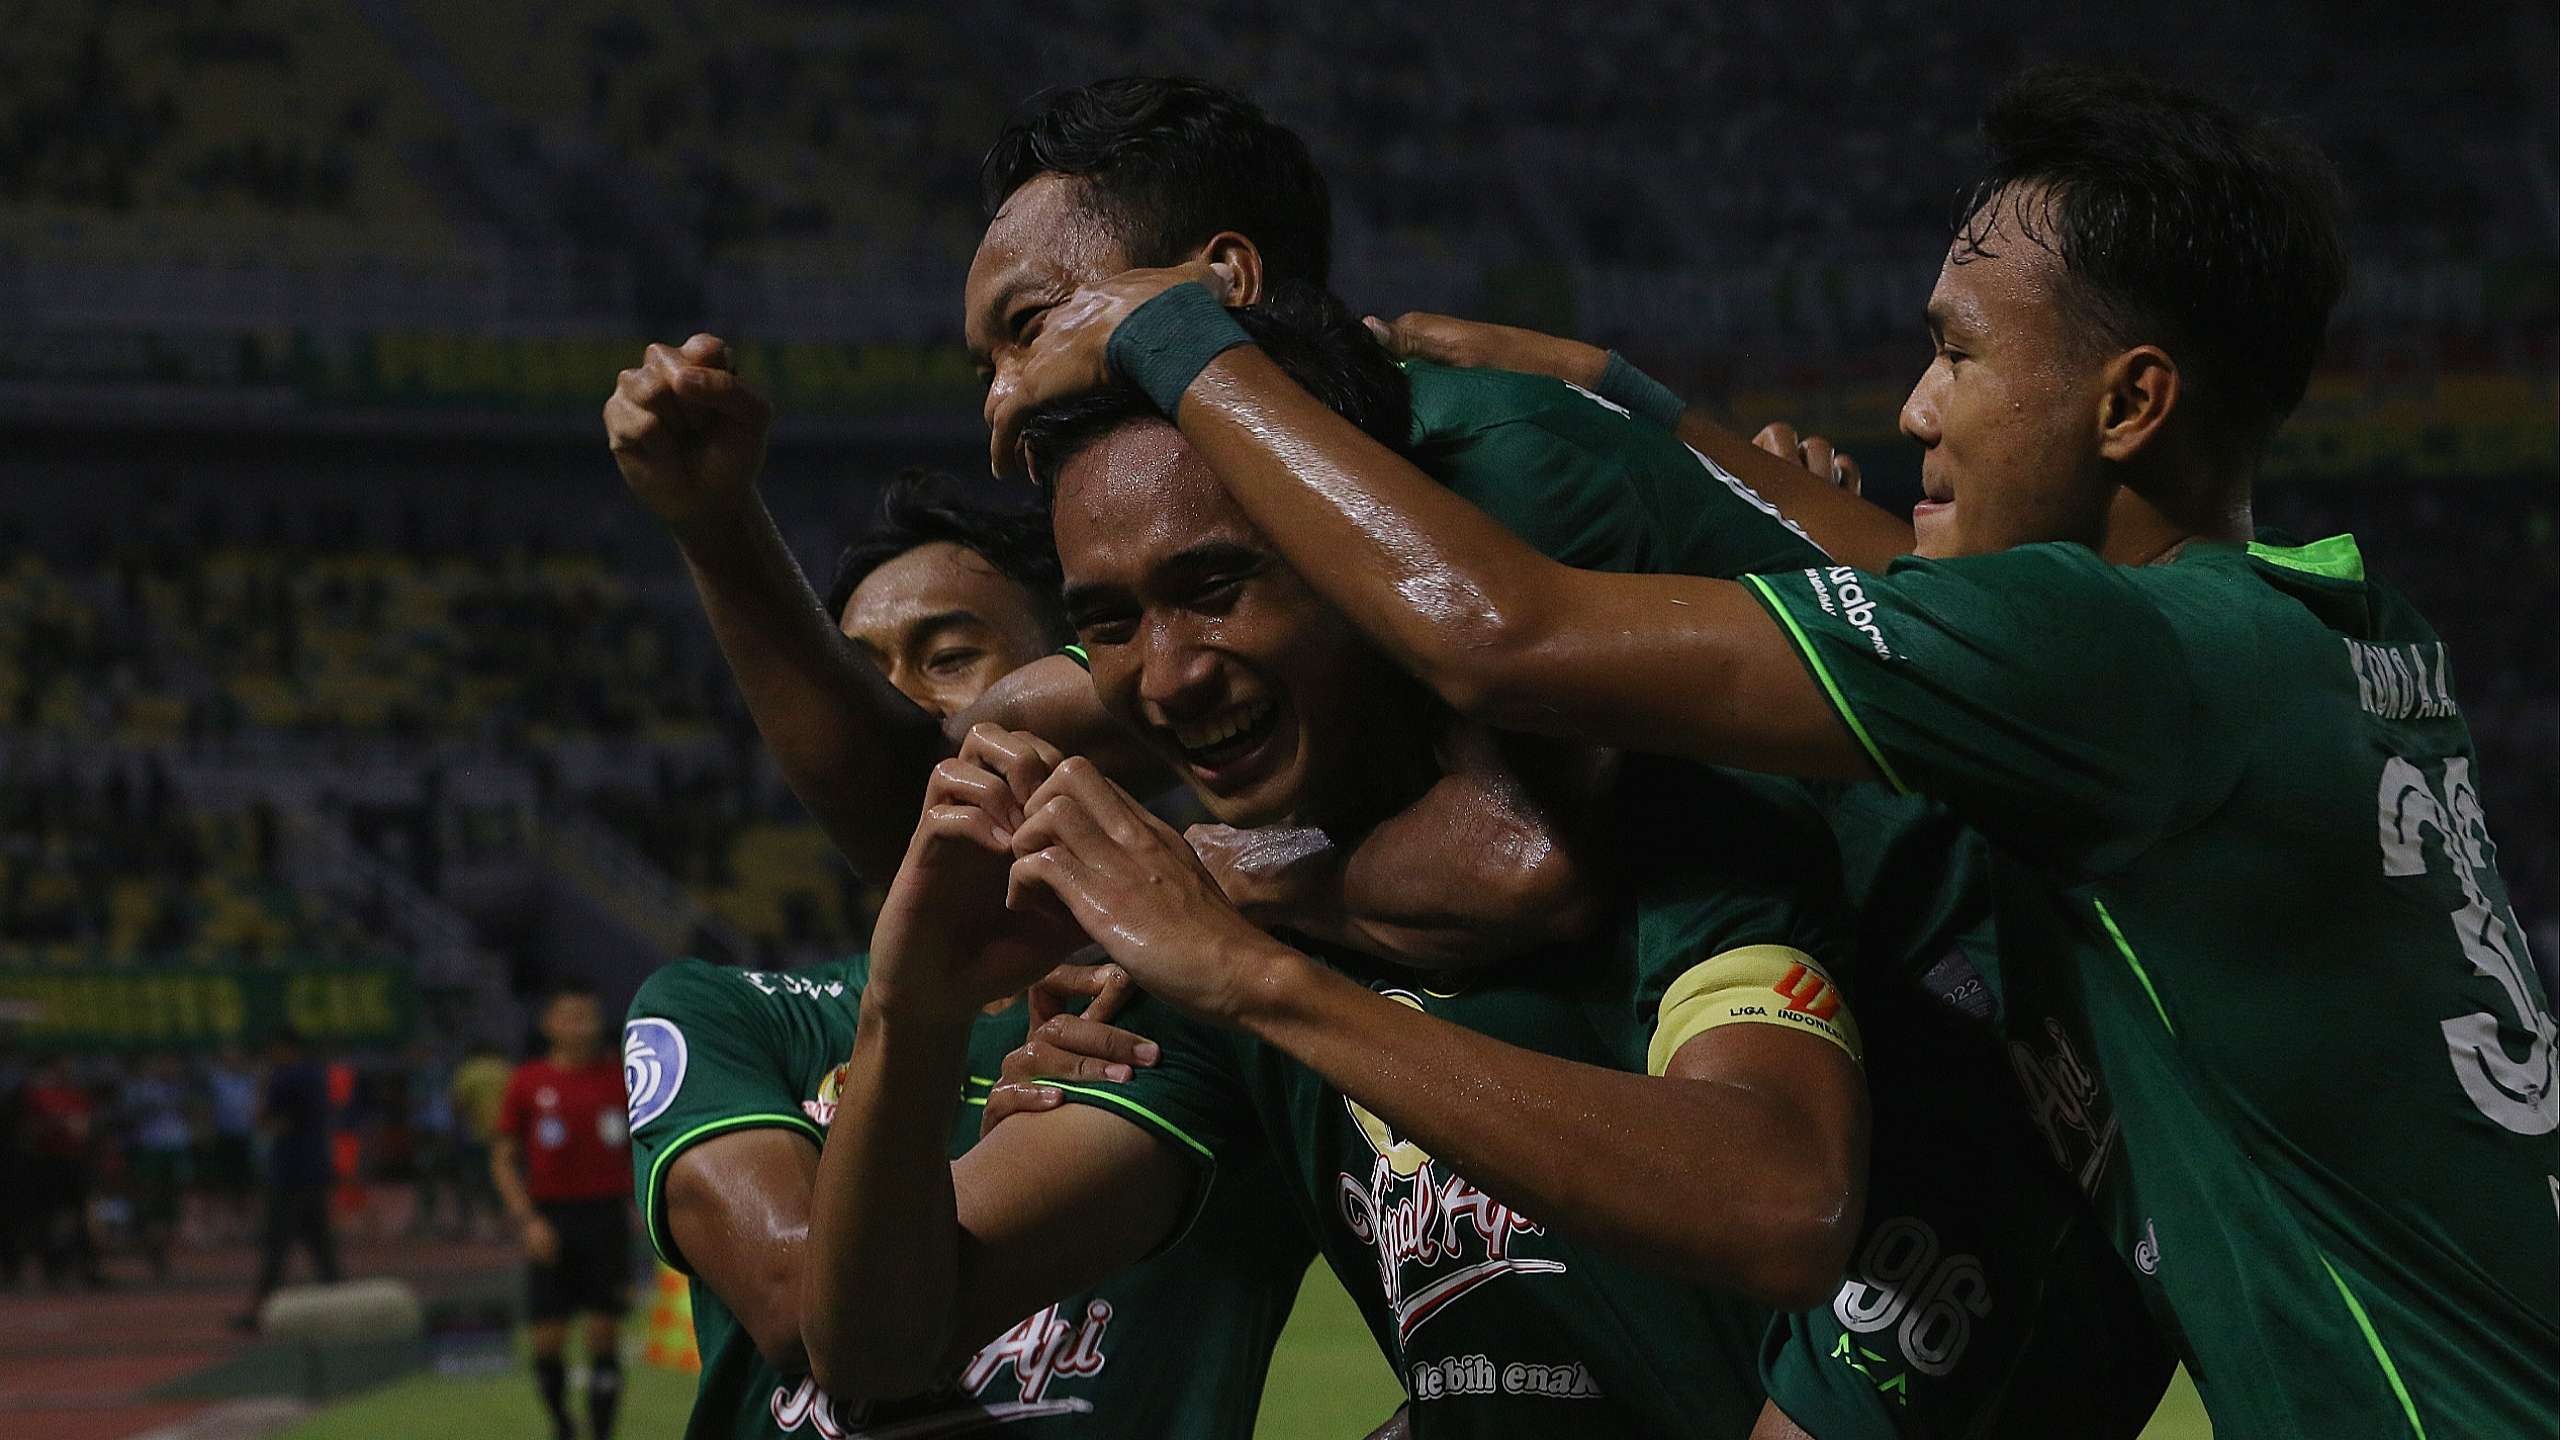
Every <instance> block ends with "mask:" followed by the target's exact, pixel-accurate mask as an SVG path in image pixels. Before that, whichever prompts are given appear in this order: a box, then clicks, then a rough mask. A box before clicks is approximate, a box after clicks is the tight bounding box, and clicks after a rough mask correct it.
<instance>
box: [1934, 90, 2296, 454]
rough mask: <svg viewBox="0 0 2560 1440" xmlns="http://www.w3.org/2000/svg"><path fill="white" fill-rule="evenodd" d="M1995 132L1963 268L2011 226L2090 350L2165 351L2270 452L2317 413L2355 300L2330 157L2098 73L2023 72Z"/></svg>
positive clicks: (1964, 216)
mask: <svg viewBox="0 0 2560 1440" xmlns="http://www.w3.org/2000/svg"><path fill="white" fill-rule="evenodd" d="M1982 135H1983V139H1984V141H1985V142H1986V144H1987V145H1988V147H1989V149H1990V157H1989V158H1990V163H1989V165H1988V167H1987V168H1986V169H1985V170H1984V172H1983V175H1982V177H1981V179H1979V180H1978V181H1976V182H1975V184H1974V185H1973V187H1972V188H1971V189H1970V190H1969V191H1967V192H1966V193H1965V195H1964V197H1963V198H1962V200H1961V201H1960V202H1959V204H1958V206H1957V215H1956V244H1955V260H1956V263H1958V264H1962V263H1963V262H1964V261H1965V260H1966V259H1968V258H1970V257H1972V256H1974V255H1988V254H1990V253H1992V252H1991V251H1990V250H1989V249H1988V248H1987V247H1988V245H1989V244H1991V243H1992V242H1993V237H1992V232H1993V231H1994V230H1995V229H1997V228H2001V227H2008V228H2010V229H2011V230H2012V231H2013V232H2014V233H2019V234H2022V235H2023V236H2024V237H2025V238H2026V239H2027V240H2029V241H2030V242H2031V243H2033V244H2036V245H2039V246H2041V247H2043V248H2044V249H2045V250H2047V251H2048V252H2050V253H2051V254H2052V255H2053V256H2054V257H2055V259H2056V260H2058V261H2059V262H2060V263H2061V267H2062V271H2063V273H2064V275H2065V276H2066V277H2067V283H2066V285H2065V287H2064V288H2065V290H2066V292H2067V303H2068V304H2069V305H2070V306H2071V308H2072V309H2073V310H2074V311H2075V312H2076V316H2075V318H2076V319H2077V320H2078V321H2079V322H2080V324H2081V326H2082V328H2083V329H2084V330H2085V331H2086V332H2087V333H2088V337H2089V339H2090V341H2091V342H2092V343H2093V344H2095V345H2100V346H2104V347H2105V348H2107V349H2110V350H2114V349H2122V348H2125V347H2129V346H2133V345H2141V344H2153V345H2158V346H2159V347H2160V348H2161V349H2163V350H2165V351H2167V352H2168V353H2169V355H2170V356H2171V358H2173V359H2174V360H2176V361H2177V364H2178V369H2179V372H2180V378H2181V379H2182V381H2183V382H2184V387H2183V388H2184V390H2185V395H2186V399H2187V403H2189V404H2193V405H2198V406H2200V408H2201V410H2202V412H2203V413H2204V415H2205V416H2206V418H2207V419H2208V421H2209V422H2210V423H2212V424H2213V426H2214V428H2216V429H2218V430H2220V431H2222V432H2223V433H2224V434H2225V435H2227V436H2228V437H2230V438H2231V439H2232V440H2233V441H2235V442H2246V443H2249V444H2252V445H2257V444H2263V443H2265V441H2266V440H2267V439H2268V437H2270V436H2272V435H2273V434H2274V433H2275V430H2276V427H2277V426H2279V425H2281V424H2283V423H2284V418H2285V417H2286V416H2287V415H2289V414H2291V413H2292V412H2293V408H2294V407H2295V406H2296V405H2299V404H2301V403H2302V394H2303V390H2304V389H2305V387H2306V386H2307V385H2308V384H2309V383H2310V378H2311V367H2312V365H2313V363H2314V362H2316V361H2317V360H2318V359H2319V356H2320V348H2321V346H2322V344H2323V343H2324V341H2325V340H2326V339H2327V335H2328V328H2329V312H2330V311H2331V309H2333V308H2334V307H2335V306H2336V305H2337V303H2338V296H2339V294H2340V292H2341V291H2343V290H2344V289H2345V287H2346V280H2347V252H2346V241H2345V238H2344V236H2343V234H2342V232H2341V224H2340V219H2339V211H2340V208H2341V201H2340V194H2339V187H2338V178H2337V173H2336V171H2335V170H2333V169H2332V168H2331V167H2330V165H2329V162H2328V161H2327V160H2326V159H2325V158H2324V157H2323V156H2322V155H2321V154H2320V152H2319V151H2318V150H2316V149H2314V148H2313V147H2312V146H2311V145H2310V144H2309V143H2307V142H2306V141H2304V140H2302V139H2301V138H2299V137H2297V136H2295V135H2293V134H2291V133H2289V132H2288V131H2286V130H2284V129H2282V128H2280V127H2278V126H2277V125H2275V124H2274V123H2272V122H2271V121H2269V120H2266V119H2264V118H2261V117H2256V116H2250V115H2245V114H2242V113H2241V112H2240V111H2238V110H2236V109H2234V108H2232V107H2231V106H2229V105H2226V104H2224V103H2222V102H2221V101H2218V100H2215V99H2212V98H2210V97H2208V96H2206V95H2203V94H2200V93H2198V92H2196V91H2193V90H2189V89H2185V88H2183V87H2180V86H2177V85H2172V84H2168V83H2166V82H2163V81H2160V80H2155V79H2151V78H2149V77H2147V76H2142V75H2136V74H2133V73H2130V72H2128V71H2123V70H2114V69H2105V68H2099V67H2093V66H2083V65H2054V66H2044V67H2040V68H2037V69H2033V70H2029V71H2027V72H2026V73H2025V74H2023V75H2021V76H2019V77H2018V78H2017V79H2016V80H2015V81H2013V82H2011V83H2010V84H2009V85H2008V86H2007V87H2006V88H2005V89H2003V90H2002V91H2001V92H2000V93H1999V94H1998V95H1997V96H1995V97H1994V98H1993V99H1992V101H1991V105H1990V108H1989V109H1987V110H1986V111H1984V113H1983V117H1982Z"/></svg>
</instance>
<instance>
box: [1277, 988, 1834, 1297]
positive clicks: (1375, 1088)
mask: <svg viewBox="0 0 2560 1440" xmlns="http://www.w3.org/2000/svg"><path fill="white" fill-rule="evenodd" d="M1285 974H1286V978H1285V980H1283V981H1279V982H1275V983H1272V984H1270V985H1267V986H1263V987H1259V989H1258V992H1257V993H1259V994H1260V995H1261V996H1262V997H1264V1003H1263V1004H1261V1005H1259V1006H1258V1007H1257V1008H1256V1010H1255V1012H1254V1013H1250V1014H1248V1015H1246V1016H1244V1017H1243V1022H1242V1023H1243V1024H1244V1028H1246V1029H1247V1030H1248V1031H1250V1032H1251V1033H1253V1034H1255V1035H1257V1036H1259V1037H1260V1038H1261V1039H1263V1040H1264V1041H1265V1042H1267V1043H1269V1044H1272V1045H1275V1046H1277V1047H1278V1048H1279V1049H1281V1050H1282V1051H1284V1052H1286V1053H1287V1054H1289V1055H1291V1056H1292V1057H1294V1058H1295V1059H1297V1060H1298V1061H1299V1062H1301V1063H1302V1064H1305V1065H1306V1066H1307V1067H1308V1068H1310V1069H1312V1070H1314V1071H1315V1072H1316V1073H1317V1074H1319V1075H1322V1076H1323V1077H1324V1078H1325V1079H1326V1081H1328V1082H1329V1083H1331V1084H1332V1085H1333V1086H1335V1087H1336V1088H1337V1089H1339V1090H1341V1091H1342V1093H1343V1094H1344V1095H1346V1096H1347V1097H1349V1098H1350V1099H1352V1100H1353V1101H1355V1102H1357V1103H1358V1104H1360V1105H1361V1106H1363V1107H1364V1108H1366V1109H1368V1110H1370V1111H1372V1112H1373V1113H1375V1114H1376V1115H1377V1116H1378V1117H1379V1118H1380V1119H1382V1120H1384V1121H1386V1122H1387V1124H1388V1125H1390V1126H1391V1127H1393V1128H1394V1130H1395V1132H1396V1134H1397V1135H1399V1136H1401V1137H1403V1138H1404V1139H1406V1140H1408V1141H1410V1142H1412V1143H1414V1144H1415V1145H1417V1146H1419V1147H1420V1148H1421V1149H1422V1150H1423V1151H1424V1152H1426V1153H1427V1154H1428V1155H1430V1156H1431V1157H1432V1158H1433V1159H1434V1160H1435V1161H1436V1162H1438V1163H1439V1164H1440V1165H1441V1166H1443V1167H1444V1169H1445V1171H1446V1172H1447V1173H1449V1174H1453V1175H1462V1176H1464V1177H1465V1178H1466V1180H1467V1181H1468V1182H1469V1183H1471V1184H1473V1185H1476V1186H1478V1187H1480V1188H1482V1189H1483V1190H1484V1191H1485V1192H1486V1193H1487V1194H1489V1195H1491V1196H1493V1197H1495V1198H1496V1199H1498V1200H1500V1201H1501V1202H1503V1203H1504V1204H1506V1205H1510V1206H1512V1207H1514V1208H1515V1209H1517V1210H1518V1211H1520V1212H1521V1213H1523V1214H1524V1215H1526V1216H1527V1217H1529V1218H1531V1219H1534V1220H1535V1221H1536V1222H1537V1223H1539V1224H1542V1225H1549V1226H1554V1227H1557V1228H1560V1229H1565V1230H1569V1231H1571V1232H1573V1233H1575V1234H1577V1235H1582V1236H1585V1237H1588V1238H1589V1239H1591V1240H1593V1241H1595V1242H1600V1243H1606V1244H1609V1245H1612V1246H1614V1247H1615V1248H1617V1249H1619V1250H1621V1251H1622V1252H1624V1253H1626V1254H1628V1255H1631V1256H1635V1257H1639V1258H1642V1259H1644V1260H1647V1261H1650V1262H1652V1263H1657V1264H1669V1265H1672V1266H1674V1267H1676V1269H1677V1271H1678V1272H1679V1273H1680V1274H1682V1275H1683V1276H1684V1277H1686V1278H1687V1279H1689V1280H1690V1281H1692V1282H1694V1283H1697V1284H1701V1285H1707V1286H1712V1287H1715V1288H1718V1289H1725V1290H1731V1291H1736V1292H1739V1293H1742V1294H1746V1295H1751V1296H1753V1297H1755V1298H1757V1299H1760V1300H1762V1301H1764V1302H1765V1303H1768V1304H1771V1305H1774V1306H1786V1305H1790V1304H1801V1303H1807V1301H1806V1294H1807V1293H1809V1292H1808V1290H1807V1281H1806V1279H1805V1276H1806V1274H1807V1267H1805V1266H1803V1265H1801V1264H1799V1263H1796V1257H1799V1256H1801V1255H1802V1254H1803V1253H1804V1251H1805V1250H1806V1248H1807V1243H1808V1225H1807V1220H1808V1217H1821V1216H1823V1215H1825V1214H1826V1213H1827V1214H1828V1215H1830V1216H1831V1217H1832V1218H1833V1219H1834V1220H1838V1219H1840V1218H1842V1217H1841V1214H1840V1212H1841V1206H1842V1205H1843V1204H1844V1203H1845V1202H1844V1200H1843V1199H1842V1197H1841V1195H1840V1194H1839V1193H1838V1190H1839V1186H1840V1184H1841V1179H1842V1177H1841V1176H1840V1174H1839V1173H1837V1171H1836V1169H1834V1168H1833V1167H1828V1166H1821V1165H1814V1166H1790V1165H1773V1164H1772V1160H1773V1157H1783V1156H1789V1155H1793V1154H1796V1153H1798V1151H1799V1150H1800V1149H1801V1148H1803V1147H1802V1135H1801V1133H1800V1132H1801V1131H1802V1130H1803V1128H1804V1126H1803V1124H1802V1113H1803V1112H1802V1110H1801V1108H1800V1106H1799V1105H1798V1104H1797V1103H1796V1102H1795V1099H1794V1097H1791V1096H1788V1095H1785V1094H1782V1093H1770V1092H1769V1091H1768V1090H1765V1089H1762V1088H1759V1087H1755V1086H1752V1085H1747V1084H1738V1083H1733V1082H1729V1081H1725V1080H1718V1079H1682V1078H1666V1077H1659V1076H1649V1075H1637V1074H1630V1073H1627V1072H1624V1071H1619V1070H1609V1069H1603V1068H1600V1067H1598V1066H1593V1065H1584V1064H1579V1063H1576V1062H1573V1061H1568V1060H1560V1059H1557V1058H1555V1057H1553V1056H1548V1055H1542V1054H1539V1053H1537V1052H1535V1051H1529V1050H1523V1049H1520V1048H1518V1047H1516V1046H1512V1045H1507V1044H1504V1043H1503V1042H1501V1041H1498V1040H1494V1039H1491V1038H1489V1037H1487V1036H1484V1035H1480V1034H1477V1033H1476V1032H1474V1031H1471V1030H1466V1029H1463V1028H1461V1027H1459V1026H1456V1025H1452V1024H1450V1023H1448V1022H1447V1021H1444V1020H1439V1019H1436V1018H1433V1017H1431V1016H1429V1015H1425V1014H1423V1013H1421V1012H1420V1011H1417V1010H1415V1009H1413V1008H1411V1007H1409V1006H1405V1005H1400V1004H1397V1003H1396V1002H1394V1001H1392V1000H1389V999H1386V998H1385V997H1383V996H1380V995H1378V994H1376V993H1374V992H1372V991H1370V990H1368V989H1366V988H1365V987H1363V986H1361V985H1359V984H1358V983H1356V982H1354V981H1352V980H1350V979H1348V978H1346V977H1344V976H1342V975H1340V974H1339V973H1337V972H1334V971H1332V970H1329V969H1325V968H1324V967H1322V966H1319V965H1316V964H1314V963H1313V962H1311V961H1301V962H1299V963H1298V964H1296V965H1292V966H1289V967H1287V969H1286V971H1285ZM1595 1117H1601V1118H1598V1119H1595ZM1851 1223H1854V1222H1851ZM1812 1270H1813V1273H1814V1276H1815V1278H1816V1280H1818V1279H1819V1278H1820V1267H1819V1266H1815V1267H1812Z"/></svg>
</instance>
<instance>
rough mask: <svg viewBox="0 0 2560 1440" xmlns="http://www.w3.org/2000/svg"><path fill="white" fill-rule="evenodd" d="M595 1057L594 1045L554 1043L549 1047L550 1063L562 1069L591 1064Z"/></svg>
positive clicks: (573, 1068) (572, 1068)
mask: <svg viewBox="0 0 2560 1440" xmlns="http://www.w3.org/2000/svg"><path fill="white" fill-rule="evenodd" d="M595 1059H596V1050H595V1047H593V1046H591V1045H580V1046H569V1045H554V1046H552V1047H551V1063H552V1064H554V1065H557V1066H559V1067H560V1068H561V1069H563V1070H575V1069H577V1068H578V1067H579V1066H581V1065H592V1064H594V1063H595Z"/></svg>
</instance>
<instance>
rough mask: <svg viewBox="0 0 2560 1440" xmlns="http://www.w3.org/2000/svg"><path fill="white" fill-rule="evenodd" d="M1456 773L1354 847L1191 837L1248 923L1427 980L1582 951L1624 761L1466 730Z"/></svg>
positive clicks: (1270, 834)
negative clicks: (1526, 957) (1341, 948)
mask: <svg viewBox="0 0 2560 1440" xmlns="http://www.w3.org/2000/svg"><path fill="white" fill-rule="evenodd" d="M1443 748H1444V751H1445V754H1444V756H1443V760H1444V763H1446V764H1447V765H1448V767H1449V769H1448V772H1447V773H1446V774H1444V775H1442V776H1441V777H1440V779H1438V780H1437V781H1435V782H1433V784H1432V786H1431V788H1430V789H1429V790H1428V791H1426V792H1424V794H1423V795H1422V796H1421V797H1420V798H1419V799H1417V800H1416V801H1415V802H1414V803H1413V804H1412V805H1410V806H1408V807H1407V808H1405V809H1404V810H1402V811H1400V812H1398V813H1397V814H1394V815H1391V816H1389V817H1387V818H1386V819H1385V820H1382V821H1380V822H1379V823H1378V824H1377V825H1376V826H1374V827H1372V828H1371V829H1370V830H1369V832H1368V833H1367V834H1365V835H1362V836H1360V837H1359V838H1358V839H1357V840H1356V841H1355V842H1353V843H1352V844H1351V845H1350V846H1349V847H1347V849H1346V848H1344V847H1337V846H1335V845H1334V844H1333V843H1332V842H1331V841H1330V840H1329V839H1327V838H1326V836H1325V835H1324V834H1323V832H1321V831H1318V830H1314V829H1310V828H1304V827H1270V828H1265V829H1260V830H1237V829H1234V828H1232V827H1229V826H1224V825H1196V826H1193V827H1192V828H1191V830H1190V832H1189V833H1188V835H1187V836H1186V838H1187V839H1189V840H1190V841H1191V844H1192V848H1193V849H1194V850H1195V851H1196V852H1197V853H1198V854H1199V855H1200V857H1201V860H1202V862H1203V863H1204V864H1206V865H1207V866H1208V868H1209V871H1210V873H1211V874H1212V875H1213V876H1215V877H1216V878H1217V881H1218V884H1219V888H1220V889H1221V890H1223V891H1224V892H1225V893H1226V896H1227V898H1228V899H1229V900H1232V901H1234V902H1235V904H1236V908H1237V909H1239V910H1241V911H1243V912H1244V914H1245V915H1246V917H1247V918H1249V919H1251V920H1253V921H1254V922H1255V923H1257V924H1260V925H1263V926H1266V927H1284V928H1287V929H1292V930H1296V931H1298V932H1300V933H1301V934H1306V935H1312V936H1314V937H1316V938H1318V939H1321V940H1326V941H1330V942H1332V943H1334V944H1338V945H1346V946H1349V947H1351V948H1352V949H1355V950H1361V951H1365V952H1366V953H1368V954H1371V955H1376V956H1379V957H1381V958H1383V959H1387V960H1394V961H1399V962H1402V963H1404V964H1407V965H1414V966H1420V967H1425V968H1438V967H1443V966H1474V965H1485V964H1490V963H1492V962H1494V961H1497V960H1501V959H1504V958H1507V957H1508V956H1511V955H1515V954H1519V953H1521V952H1523V951H1527V950H1532V949H1536V948H1538V947H1540V946H1544V945H1551V944H1554V943H1557V942H1559V941H1564V940H1571V939H1576V938H1579V937H1580V936H1582V935H1584V934H1586V933H1588V931H1589V929H1590V927H1591V925H1592V922H1593V921H1594V919H1595V918H1596V917H1597V916H1598V914H1599V911H1600V905H1599V900H1600V895H1599V890H1600V886H1599V883H1598V881H1597V880H1596V879H1595V878H1594V876H1593V873H1592V871H1593V867H1592V866H1591V865H1590V864H1589V863H1588V862H1589V860H1590V859H1591V857H1592V856H1594V855H1595V854H1596V853H1597V852H1598V851H1599V850H1600V848H1601V847H1602V844H1603V841H1602V840H1601V838H1600V836H1599V835H1598V833H1597V831H1598V830H1599V826H1598V825H1597V824H1595V823H1594V822H1595V821H1596V820H1597V819H1598V818H1599V815H1600V812H1601V811H1602V809H1603V801H1604V799H1605V797H1606V796H1607V794H1608V790H1609V781H1610V777H1611V776H1612V775H1614V773H1615V765H1614V756H1612V755H1611V754H1610V753H1608V752H1605V751H1593V750H1589V749H1587V748H1584V747H1581V746H1573V745H1558V744H1554V743H1552V742H1547V741H1539V740H1533V739H1529V738H1527V737H1520V736H1502V735H1496V734H1494V733H1492V732H1490V731H1486V730H1483V729H1481V728H1479V727H1475V726H1463V727H1460V731H1459V733H1458V734H1457V735H1456V736H1455V737H1454V738H1453V739H1452V740H1451V741H1450V743H1448V744H1447V745H1446V746H1444V747H1443Z"/></svg>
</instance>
